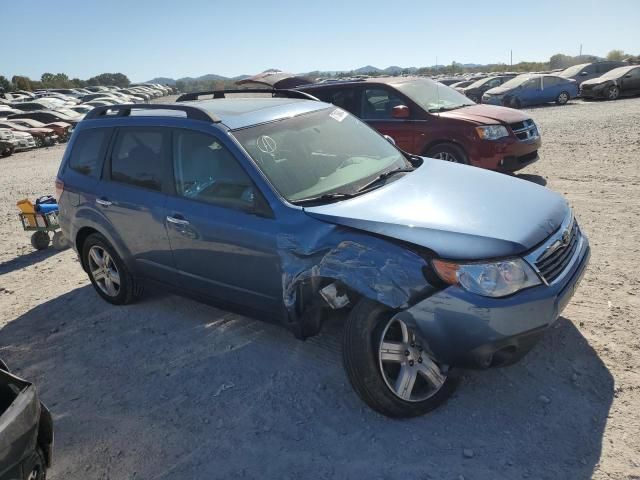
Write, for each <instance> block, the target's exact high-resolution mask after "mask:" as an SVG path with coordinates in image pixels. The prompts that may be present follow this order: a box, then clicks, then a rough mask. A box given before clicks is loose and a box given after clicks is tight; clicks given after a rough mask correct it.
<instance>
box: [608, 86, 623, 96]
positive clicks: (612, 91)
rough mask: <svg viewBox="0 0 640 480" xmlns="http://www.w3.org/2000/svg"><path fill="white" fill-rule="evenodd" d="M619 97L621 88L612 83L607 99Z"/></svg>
mask: <svg viewBox="0 0 640 480" xmlns="http://www.w3.org/2000/svg"><path fill="white" fill-rule="evenodd" d="M618 98H620V88H618V87H617V86H616V85H611V86H610V87H609V91H608V92H607V100H617V99H618Z"/></svg>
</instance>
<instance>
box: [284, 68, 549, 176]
mask: <svg viewBox="0 0 640 480" xmlns="http://www.w3.org/2000/svg"><path fill="white" fill-rule="evenodd" d="M296 89H297V90H300V91H304V92H307V93H309V94H311V95H313V96H315V97H317V98H319V99H320V100H322V101H325V102H328V103H333V104H334V105H336V106H338V107H341V108H343V109H345V110H347V111H349V112H351V113H352V114H354V115H356V116H357V117H359V118H360V119H362V120H363V121H365V122H367V123H368V124H369V125H371V126H372V127H374V128H375V129H377V130H378V131H379V132H380V133H382V134H384V135H389V136H390V137H392V138H393V140H394V141H395V142H396V144H397V145H398V147H400V148H401V149H402V150H405V151H407V152H410V153H413V154H416V155H423V156H426V157H431V158H438V159H441V160H448V161H451V162H458V163H467V164H469V165H474V166H476V167H482V168H487V169H490V170H498V171H501V172H514V171H516V170H520V169H521V168H524V167H525V166H527V165H529V164H531V163H533V162H535V161H536V160H538V149H539V148H540V145H541V140H540V133H539V131H538V128H537V127H536V124H535V123H534V121H533V120H532V119H531V118H530V117H529V116H527V114H526V113H523V112H521V111H518V110H514V109H511V108H505V107H498V106H493V105H478V104H475V103H474V102H473V101H471V100H469V99H468V98H467V97H465V96H464V95H462V94H461V93H459V92H457V91H456V90H454V89H453V88H449V87H447V86H445V85H442V84H440V83H438V82H435V81H433V80H430V79H427V78H421V77H391V78H369V79H365V80H355V81H337V82H327V83H318V84H310V85H303V86H299V87H296Z"/></svg>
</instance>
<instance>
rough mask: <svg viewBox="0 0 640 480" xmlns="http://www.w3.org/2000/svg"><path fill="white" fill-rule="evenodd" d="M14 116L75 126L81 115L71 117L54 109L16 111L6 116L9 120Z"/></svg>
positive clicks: (14, 117)
mask: <svg viewBox="0 0 640 480" xmlns="http://www.w3.org/2000/svg"><path fill="white" fill-rule="evenodd" d="M16 118H31V119H33V120H37V121H39V122H42V123H53V122H65V123H68V124H70V125H71V126H74V127H75V125H77V124H78V122H79V119H78V118H81V117H71V116H69V115H66V114H64V113H62V112H58V111H55V110H39V111H35V112H24V113H16V114H13V115H9V117H8V119H9V120H14V119H16Z"/></svg>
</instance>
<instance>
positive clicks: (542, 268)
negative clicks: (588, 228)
mask: <svg viewBox="0 0 640 480" xmlns="http://www.w3.org/2000/svg"><path fill="white" fill-rule="evenodd" d="M579 239H580V228H579V227H578V222H576V221H575V220H574V222H573V225H572V226H570V227H569V228H568V229H567V233H566V234H565V235H562V236H561V237H560V238H559V239H558V240H556V241H555V242H554V243H552V244H551V245H550V246H549V247H548V249H547V251H545V252H544V253H543V254H542V255H540V256H539V257H538V259H537V260H536V267H537V268H538V271H539V272H540V274H541V275H542V276H543V277H544V279H545V280H546V281H547V283H552V282H553V281H554V280H555V279H556V278H558V276H559V275H560V274H561V273H562V272H563V271H564V269H565V268H566V267H567V265H568V264H569V263H570V262H571V259H572V258H573V255H574V253H575V252H576V249H577V248H578V243H579V242H578V240H579Z"/></svg>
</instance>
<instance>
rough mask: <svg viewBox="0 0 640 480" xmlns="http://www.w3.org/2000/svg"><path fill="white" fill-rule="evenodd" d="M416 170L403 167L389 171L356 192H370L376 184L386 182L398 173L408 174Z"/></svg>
mask: <svg viewBox="0 0 640 480" xmlns="http://www.w3.org/2000/svg"><path fill="white" fill-rule="evenodd" d="M414 170H415V168H406V167H402V168H396V169H394V170H389V171H388V172H384V173H381V174H380V175H378V176H377V177H376V178H374V179H373V180H371V181H370V182H369V183H365V184H364V185H363V186H361V187H360V188H359V189H358V190H356V191H357V192H358V193H362V192H364V191H365V190H368V189H369V188H371V187H372V186H374V185H375V184H376V183H378V182H381V181H382V180H386V179H387V178H389V177H391V176H392V175H395V174H397V173H408V172H413V171H414Z"/></svg>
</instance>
